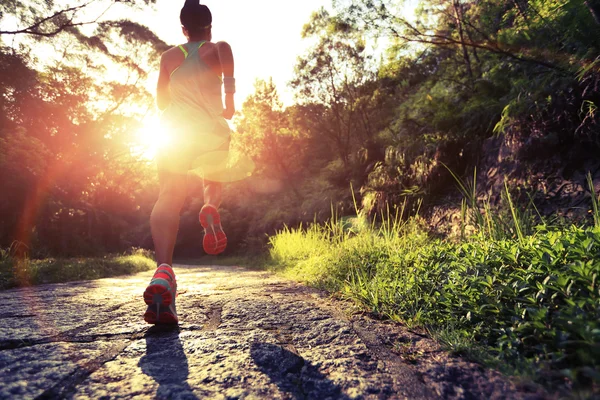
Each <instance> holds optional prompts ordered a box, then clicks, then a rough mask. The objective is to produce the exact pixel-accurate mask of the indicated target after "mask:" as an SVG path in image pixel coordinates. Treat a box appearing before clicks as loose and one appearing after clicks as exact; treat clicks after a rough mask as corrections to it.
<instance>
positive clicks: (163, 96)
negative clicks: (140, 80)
mask: <svg viewBox="0 0 600 400" xmlns="http://www.w3.org/2000/svg"><path fill="white" fill-rule="evenodd" d="M165 54H166V53H163V55H162V57H161V58H160V70H159V73H158V84H157V85H156V105H157V106H158V109H159V110H161V111H162V110H164V109H166V108H167V107H168V106H169V103H170V102H171V93H170V92H169V82H170V80H171V77H170V75H169V72H168V71H167V68H166V61H165Z"/></svg>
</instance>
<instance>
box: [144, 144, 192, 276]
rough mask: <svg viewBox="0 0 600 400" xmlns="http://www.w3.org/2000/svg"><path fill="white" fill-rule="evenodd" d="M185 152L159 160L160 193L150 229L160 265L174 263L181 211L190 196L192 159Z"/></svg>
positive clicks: (153, 211)
mask: <svg viewBox="0 0 600 400" xmlns="http://www.w3.org/2000/svg"><path fill="white" fill-rule="evenodd" d="M185 158H186V157H184V155H183V154H182V155H181V157H179V158H176V159H175V161H172V160H173V158H171V159H162V160H159V161H158V179H159V182H160V194H159V196H158V200H157V201H156V204H155V205H154V208H153V209H152V214H151V215H150V230H151V231H152V239H153V241H154V251H155V253H156V262H157V264H158V265H161V264H169V265H173V250H174V248H175V242H176V240H177V231H178V230H179V213H180V212H181V208H182V207H183V204H184V202H185V199H186V196H187V170H188V168H189V165H188V164H189V162H187V161H186V160H185Z"/></svg>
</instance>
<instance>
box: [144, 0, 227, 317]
mask: <svg viewBox="0 0 600 400" xmlns="http://www.w3.org/2000/svg"><path fill="white" fill-rule="evenodd" d="M180 19H181V27H182V31H183V34H184V35H185V37H186V38H187V43H185V44H182V45H179V46H176V47H173V48H171V49H169V50H167V51H166V52H165V53H163V55H162V57H161V60H160V73H159V77H158V85H157V95H156V102H157V105H158V108H159V109H160V110H162V111H163V114H162V117H161V120H162V123H163V126H164V128H165V129H168V130H169V134H170V136H171V138H170V139H171V140H170V142H169V144H168V145H167V146H165V148H162V149H160V154H159V156H158V157H157V165H158V177H159V183H160V194H159V197H158V201H157V202H156V204H155V206H154V209H153V210H152V215H151V217H150V227H151V230H152V239H153V240H154V249H155V252H156V261H157V264H158V268H157V270H156V272H155V274H154V277H153V278H152V281H151V282H150V285H149V286H148V287H147V288H146V291H145V292H144V301H145V302H146V304H148V309H147V311H146V313H145V314H144V319H145V320H146V322H148V323H151V324H156V323H171V324H176V323H178V319H177V312H176V309H175V297H176V295H177V282H176V279H175V273H174V272H173V268H172V265H173V250H174V248H175V241H176V239H177V231H178V229H179V213H180V211H181V208H182V207H183V204H184V201H185V198H186V196H187V174H188V171H189V170H191V169H192V163H193V161H194V160H195V159H196V158H197V157H199V156H201V155H206V154H209V153H211V152H215V154H218V153H216V152H220V153H225V154H226V152H227V150H228V148H229V140H230V129H229V125H228V124H227V121H225V120H226V119H231V118H232V117H233V114H234V112H235V107H234V100H233V94H234V93H235V79H234V77H233V70H234V65H233V54H232V52H231V47H230V46H229V44H227V43H226V42H217V43H211V39H212V34H211V27H212V25H211V24H212V14H211V12H210V10H209V9H208V7H206V6H205V5H201V4H200V3H199V1H198V0H186V2H185V5H184V6H183V8H182V9H181V14H180ZM222 86H223V88H224V92H225V107H223V98H222V91H221V87H222ZM220 203H221V183H219V182H211V181H207V180H204V206H203V207H202V210H201V211H200V215H199V219H200V223H201V225H202V227H203V228H204V239H203V241H202V245H203V247H204V250H205V251H206V253H208V254H219V253H221V252H223V251H224V250H225V247H226V246H227V237H226V236H225V233H224V232H223V228H222V226H221V219H220V216H219V212H218V209H219V205H220Z"/></svg>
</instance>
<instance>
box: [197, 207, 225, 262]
mask: <svg viewBox="0 0 600 400" xmlns="http://www.w3.org/2000/svg"><path fill="white" fill-rule="evenodd" d="M199 217H200V224H201V225H202V227H203V228H204V239H202V247H203V248H204V251H205V252H206V254H211V255H216V254H220V253H222V252H224V251H225V248H226V247H227V236H225V232H223V227H222V226H221V216H220V215H219V211H217V208H216V207H215V206H213V205H210V204H205V205H204V207H202V210H200V215H199Z"/></svg>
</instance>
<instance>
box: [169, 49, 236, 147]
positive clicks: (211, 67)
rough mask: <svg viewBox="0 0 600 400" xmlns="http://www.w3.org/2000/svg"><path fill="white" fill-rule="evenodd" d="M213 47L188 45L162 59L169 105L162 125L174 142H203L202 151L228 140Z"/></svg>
mask: <svg viewBox="0 0 600 400" xmlns="http://www.w3.org/2000/svg"><path fill="white" fill-rule="evenodd" d="M216 50H217V49H216V45H215V44H214V43H210V42H206V41H201V42H188V43H186V44H185V45H180V46H177V47H174V48H172V49H171V50H169V51H167V52H166V53H165V54H164V55H163V62H164V68H166V69H167V71H165V72H166V73H168V74H169V77H170V82H169V97H170V102H169V104H168V106H167V108H166V109H165V111H164V113H163V123H164V124H165V126H166V127H167V128H168V129H169V133H170V135H171V137H172V138H175V139H176V140H177V141H179V140H183V141H185V142H188V143H189V142H202V145H203V146H202V147H204V148H205V150H211V149H214V148H217V147H218V146H219V145H221V144H223V143H224V142H225V141H226V140H228V138H229V126H228V125H227V122H226V121H225V119H224V118H223V116H222V114H223V100H222V94H221V93H222V92H221V85H222V79H221V74H222V72H221V67H220V63H219V58H218V52H217V51H216Z"/></svg>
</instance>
